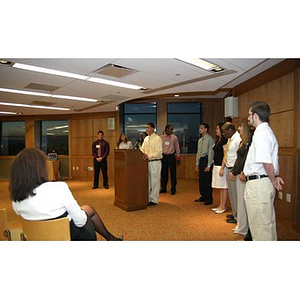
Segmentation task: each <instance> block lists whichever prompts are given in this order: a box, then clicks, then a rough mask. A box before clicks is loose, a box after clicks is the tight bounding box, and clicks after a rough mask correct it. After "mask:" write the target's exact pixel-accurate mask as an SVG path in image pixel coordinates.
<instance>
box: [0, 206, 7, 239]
mask: <svg viewBox="0 0 300 300" xmlns="http://www.w3.org/2000/svg"><path fill="white" fill-rule="evenodd" d="M7 227H8V226H7V215H6V209H5V208H1V209H0V241H7V236H6V232H7V231H6V230H7V229H8V228H7Z"/></svg>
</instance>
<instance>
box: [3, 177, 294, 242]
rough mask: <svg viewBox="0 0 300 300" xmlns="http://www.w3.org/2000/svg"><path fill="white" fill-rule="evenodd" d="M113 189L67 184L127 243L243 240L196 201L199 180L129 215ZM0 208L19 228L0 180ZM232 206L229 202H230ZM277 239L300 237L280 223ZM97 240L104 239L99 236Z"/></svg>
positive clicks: (181, 182)
mask: <svg viewBox="0 0 300 300" xmlns="http://www.w3.org/2000/svg"><path fill="white" fill-rule="evenodd" d="M109 183H110V189H109V190H105V189H104V188H100V189H96V190H92V189H91V187H92V182H89V181H68V185H69V187H70V189H71V191H72V193H73V195H74V197H75V199H76V200H77V201H78V203H79V204H80V205H82V204H90V205H92V206H93V207H94V208H95V209H96V210H97V211H98V213H99V214H100V216H101V218H102V219H103V221H104V223H105V225H106V227H107V228H108V229H109V231H111V232H112V233H113V234H114V235H116V236H119V235H120V234H123V235H124V238H125V240H126V241H243V238H244V237H243V236H241V235H237V234H233V233H232V229H233V228H234V227H235V224H228V223H227V222H226V214H227V213H229V212H230V211H228V212H226V213H224V214H215V213H214V212H213V211H212V210H211V208H212V207H215V206H217V204H218V203H219V201H218V193H214V199H215V203H214V204H213V205H209V206H205V205H203V204H202V203H196V202H194V199H196V198H198V197H199V194H198V182H197V180H187V179H179V180H178V186H177V193H176V195H175V196H171V195H170V194H169V193H166V194H160V197H159V201H160V204H159V205H157V206H151V207H148V208H147V209H144V210H138V211H132V212H126V211H124V210H122V209H120V208H118V207H116V206H115V205H114V184H113V181H112V179H110V182H109ZM0 194H1V200H0V207H1V208H2V207H4V208H6V209H7V213H8V221H9V226H10V228H16V227H20V222H19V219H18V216H17V215H16V214H15V213H14V211H13V210H12V208H11V202H10V199H9V192H8V181H0ZM228 205H229V201H228ZM277 231H278V240H283V241H288V240H300V234H299V233H297V232H296V231H294V230H293V229H292V226H291V223H290V222H289V221H287V220H277ZM98 240H104V239H103V238H102V237H101V236H100V235H98Z"/></svg>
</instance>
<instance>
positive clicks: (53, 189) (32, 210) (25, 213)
mask: <svg viewBox="0 0 300 300" xmlns="http://www.w3.org/2000/svg"><path fill="white" fill-rule="evenodd" d="M34 193H35V194H36V195H35V196H29V197H28V198H26V199H25V200H23V201H21V202H15V201H13V202H12V206H13V209H14V211H15V212H16V213H17V214H18V215H20V216H21V217H22V218H23V219H26V220H47V219H53V218H56V217H59V216H61V215H63V214H64V213H65V212H66V211H67V212H68V217H69V219H72V220H73V221H74V223H75V225H76V226H77V227H82V226H84V225H85V223H86V220H87V215H86V213H85V212H84V211H83V210H82V209H81V208H80V206H79V205H78V203H77V201H76V200H75V199H74V197H73V195H72V193H71V191H70V189H69V187H68V185H67V184H66V183H65V182H61V181H56V182H45V183H43V184H41V185H40V186H38V187H37V188H36V189H35V190H34Z"/></svg>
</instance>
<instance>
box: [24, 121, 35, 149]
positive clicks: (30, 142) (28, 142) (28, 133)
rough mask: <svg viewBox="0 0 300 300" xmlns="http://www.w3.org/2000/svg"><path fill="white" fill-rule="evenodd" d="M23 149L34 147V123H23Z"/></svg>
mask: <svg viewBox="0 0 300 300" xmlns="http://www.w3.org/2000/svg"><path fill="white" fill-rule="evenodd" d="M25 137H26V139H25V147H26V148H34V147H35V121H34V120H29V121H26V122H25Z"/></svg>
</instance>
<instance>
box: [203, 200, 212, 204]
mask: <svg viewBox="0 0 300 300" xmlns="http://www.w3.org/2000/svg"><path fill="white" fill-rule="evenodd" d="M211 204H213V202H212V201H205V202H204V203H203V205H211Z"/></svg>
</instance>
